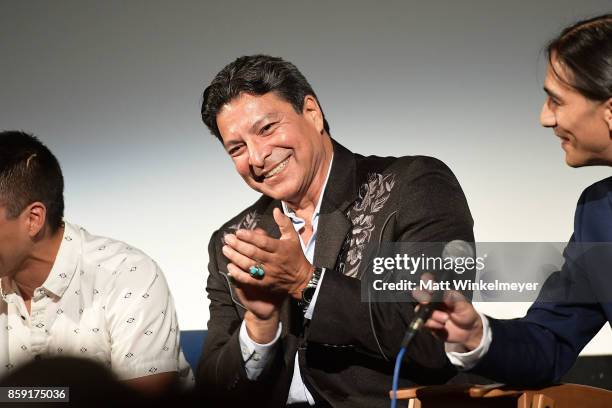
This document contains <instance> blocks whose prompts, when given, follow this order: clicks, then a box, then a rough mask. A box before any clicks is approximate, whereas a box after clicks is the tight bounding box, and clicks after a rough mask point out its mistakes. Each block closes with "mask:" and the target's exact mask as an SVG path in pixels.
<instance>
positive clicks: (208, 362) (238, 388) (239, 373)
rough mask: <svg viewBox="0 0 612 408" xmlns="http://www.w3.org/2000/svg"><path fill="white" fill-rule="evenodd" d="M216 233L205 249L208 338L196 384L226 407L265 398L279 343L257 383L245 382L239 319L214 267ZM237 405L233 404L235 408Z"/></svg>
mask: <svg viewBox="0 0 612 408" xmlns="http://www.w3.org/2000/svg"><path fill="white" fill-rule="evenodd" d="M218 236H219V234H218V231H217V232H215V233H214V234H213V236H212V238H211V240H210V243H209V246H208V252H209V263H208V281H207V285H206V291H207V292H208V298H209V300H210V320H209V322H208V335H207V336H206V341H205V342H204V347H203V351H202V357H201V359H200V362H199V364H198V369H197V377H196V382H197V385H198V387H199V388H200V390H202V391H203V392H204V393H205V395H206V396H207V398H212V399H215V400H219V401H222V402H223V403H224V404H227V406H234V405H236V404H238V403H240V404H244V403H248V402H249V401H250V402H252V401H256V400H257V398H266V397H265V395H266V394H267V393H269V392H270V389H271V387H272V386H273V382H272V380H273V379H274V378H276V377H277V376H278V375H277V374H275V372H276V371H278V369H279V363H280V361H282V358H281V351H280V350H281V349H282V344H279V345H278V347H276V348H275V350H274V351H272V352H273V353H274V355H273V357H272V358H271V359H270V361H269V363H268V365H267V366H266V367H265V368H264V370H263V372H262V373H261V375H260V376H259V377H258V379H257V380H255V381H251V380H249V379H248V377H247V374H246V370H245V367H244V360H243V357H242V352H241V349H240V340H239V333H240V325H241V323H242V317H241V315H240V314H239V313H238V309H237V308H238V307H240V306H237V305H236V304H235V303H234V301H233V300H232V295H231V292H230V287H229V283H228V281H227V277H226V275H224V274H223V273H221V272H220V271H219V268H218V262H217V254H219V253H220V251H218V250H217V245H218V243H219V242H220V241H219V237H218ZM279 343H280V341H279ZM236 406H237V405H236Z"/></svg>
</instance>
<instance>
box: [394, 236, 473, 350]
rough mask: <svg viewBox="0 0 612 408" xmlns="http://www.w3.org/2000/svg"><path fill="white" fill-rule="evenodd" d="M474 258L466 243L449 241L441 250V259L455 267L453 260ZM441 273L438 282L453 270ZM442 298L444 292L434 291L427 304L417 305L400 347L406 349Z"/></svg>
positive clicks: (469, 246) (445, 270)
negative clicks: (448, 261)
mask: <svg viewBox="0 0 612 408" xmlns="http://www.w3.org/2000/svg"><path fill="white" fill-rule="evenodd" d="M473 257H474V249H473V248H472V245H470V244H469V243H468V242H466V241H463V240H460V239H456V240H454V241H450V242H449V243H447V244H446V245H444V248H443V249H442V259H444V260H446V259H447V258H450V259H453V265H455V262H454V260H455V259H457V258H473ZM443 270H444V271H443V273H442V277H441V279H439V281H446V280H448V279H449V277H450V276H451V272H455V270H454V269H451V270H447V269H445V268H443ZM443 296H444V291H442V290H436V291H435V292H434V294H433V296H432V297H431V299H430V301H429V302H428V303H421V304H419V305H417V307H416V309H415V315H414V317H413V318H412V320H411V321H410V324H409V325H408V330H406V334H405V335H404V338H403V339H402V343H401V347H403V348H405V347H408V345H409V344H410V342H411V341H412V339H413V338H414V336H415V335H416V334H417V332H418V331H419V330H420V329H421V327H423V325H424V324H425V322H426V321H427V319H429V318H430V317H431V314H432V313H433V312H434V310H435V309H436V306H437V304H439V303H441V302H442V298H443Z"/></svg>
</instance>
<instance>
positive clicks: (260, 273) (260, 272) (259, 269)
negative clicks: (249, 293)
mask: <svg viewBox="0 0 612 408" xmlns="http://www.w3.org/2000/svg"><path fill="white" fill-rule="evenodd" d="M249 274H250V275H251V277H253V278H255V279H263V277H264V275H265V274H266V272H265V271H264V268H263V265H261V264H257V265H253V266H251V267H250V268H249Z"/></svg>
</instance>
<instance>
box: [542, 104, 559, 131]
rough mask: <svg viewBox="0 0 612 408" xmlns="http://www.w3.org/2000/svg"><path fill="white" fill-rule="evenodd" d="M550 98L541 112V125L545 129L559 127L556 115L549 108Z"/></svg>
mask: <svg viewBox="0 0 612 408" xmlns="http://www.w3.org/2000/svg"><path fill="white" fill-rule="evenodd" d="M548 102H549V101H548V98H546V100H545V101H544V104H543V105H542V111H541V112H540V124H541V125H542V126H544V127H555V126H556V125H557V119H556V117H555V113H554V112H553V111H552V109H550V107H549V106H548Z"/></svg>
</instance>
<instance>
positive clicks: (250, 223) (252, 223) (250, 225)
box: [221, 210, 259, 244]
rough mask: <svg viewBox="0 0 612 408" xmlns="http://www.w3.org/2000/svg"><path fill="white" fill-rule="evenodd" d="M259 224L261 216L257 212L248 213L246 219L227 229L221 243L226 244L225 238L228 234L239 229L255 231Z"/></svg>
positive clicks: (243, 218)
mask: <svg viewBox="0 0 612 408" xmlns="http://www.w3.org/2000/svg"><path fill="white" fill-rule="evenodd" d="M258 222H259V216H258V215H257V212H256V211H255V210H253V211H250V212H248V213H246V214H245V215H244V217H242V218H241V219H240V221H238V222H237V223H235V224H232V225H230V226H229V227H227V230H226V231H224V232H223V236H222V237H221V243H222V244H225V236H226V235H227V234H230V233H234V232H236V231H238V230H239V229H248V230H252V229H255V227H257V223H258Z"/></svg>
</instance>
